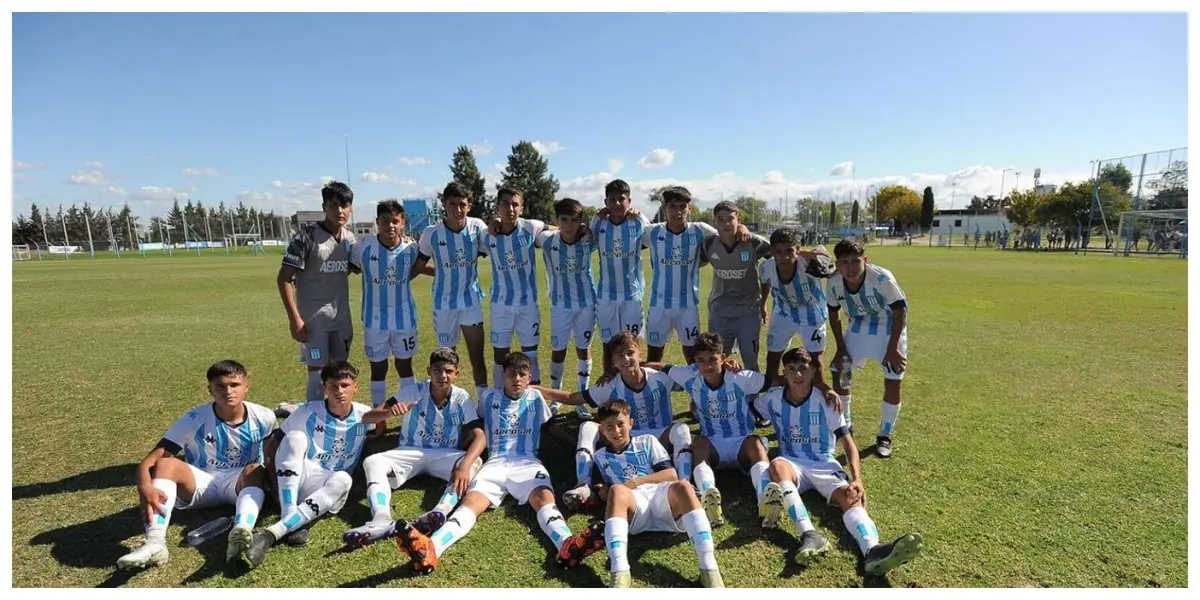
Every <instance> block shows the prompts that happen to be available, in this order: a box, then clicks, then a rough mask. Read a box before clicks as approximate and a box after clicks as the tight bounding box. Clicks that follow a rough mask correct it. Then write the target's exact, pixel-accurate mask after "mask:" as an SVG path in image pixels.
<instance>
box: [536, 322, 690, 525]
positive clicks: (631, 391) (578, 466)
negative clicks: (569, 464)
mask: <svg viewBox="0 0 1200 600" xmlns="http://www.w3.org/2000/svg"><path fill="white" fill-rule="evenodd" d="M606 344H607V345H608V346H609V348H611V352H612V358H611V360H612V363H613V368H614V369H615V371H614V372H612V373H608V374H606V375H605V376H604V377H602V378H600V379H599V380H597V381H596V385H593V386H592V387H589V388H587V389H585V390H583V391H581V392H574V393H567V392H565V391H560V390H551V389H546V388H541V387H538V390H539V391H541V392H542V394H543V395H545V396H546V398H547V399H549V400H552V401H556V402H560V403H562V404H569V405H575V406H580V405H583V404H585V403H586V404H590V405H592V406H595V407H599V406H605V405H606V404H607V403H609V402H614V401H617V400H621V401H623V402H624V403H625V404H627V405H628V406H629V409H628V410H629V411H630V412H631V416H632V418H633V424H634V426H635V427H636V429H634V430H633V436H634V437H641V436H644V435H648V436H652V437H655V438H657V439H658V440H659V442H660V444H662V445H663V446H664V447H666V448H668V449H670V448H674V447H688V446H690V445H691V443H692V434H691V432H690V431H688V427H687V425H685V424H683V423H673V422H672V418H673V413H672V409H671V389H672V387H674V384H675V382H674V381H673V380H672V379H671V377H670V376H669V375H667V374H666V373H662V372H660V371H655V370H654V369H647V368H645V367H643V366H642V364H641V362H642V357H641V348H640V347H639V346H638V338H637V336H636V335H634V334H633V333H631V332H628V331H622V332H621V333H618V334H617V335H614V336H613V338H612V339H611V340H608V341H607V342H606ZM600 441H601V439H600V426H599V425H598V424H597V423H595V422H586V423H583V424H581V425H580V426H579V439H578V445H577V446H576V450H575V475H576V478H577V480H576V486H575V488H574V489H571V490H568V491H567V492H566V493H564V494H563V505H564V506H566V508H567V510H571V511H578V510H580V509H582V508H591V507H593V506H595V505H597V504H598V503H599V501H598V499H597V497H596V496H595V495H593V494H592V489H591V484H592V466H593V464H594V463H593V456H594V455H595V452H596V446H597V445H598V444H599V443H600ZM678 460H679V462H680V463H683V464H686V465H688V468H687V471H688V472H689V473H690V472H691V467H690V465H691V461H692V456H691V454H690V450H689V452H687V453H684V454H683V455H681V456H679V457H678Z"/></svg>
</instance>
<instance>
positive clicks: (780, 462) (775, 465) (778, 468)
mask: <svg viewBox="0 0 1200 600" xmlns="http://www.w3.org/2000/svg"><path fill="white" fill-rule="evenodd" d="M791 471H792V466H791V465H789V464H788V462H787V461H786V460H784V459H783V458H776V459H775V460H772V461H771V464H770V465H768V466H767V475H768V476H769V477H770V478H771V481H774V482H777V483H778V482H780V481H784V480H786V479H788V478H789V477H790V476H791Z"/></svg>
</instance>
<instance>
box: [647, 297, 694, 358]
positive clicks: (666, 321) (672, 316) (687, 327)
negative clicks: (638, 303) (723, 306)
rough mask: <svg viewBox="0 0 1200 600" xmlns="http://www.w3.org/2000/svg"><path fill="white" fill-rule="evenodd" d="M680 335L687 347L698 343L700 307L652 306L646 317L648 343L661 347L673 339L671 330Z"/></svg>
mask: <svg viewBox="0 0 1200 600" xmlns="http://www.w3.org/2000/svg"><path fill="white" fill-rule="evenodd" d="M672 331H674V332H675V335H678V336H679V343H680V344H681V345H683V346H685V347H688V348H690V347H692V346H694V345H696V336H698V335H700V309H699V308H697V307H695V306H693V307H691V308H660V307H658V306H651V307H650V314H649V315H648V318H647V319H646V343H647V344H650V345H651V346H657V347H659V348H661V347H663V346H666V345H667V342H669V341H671V332H672Z"/></svg>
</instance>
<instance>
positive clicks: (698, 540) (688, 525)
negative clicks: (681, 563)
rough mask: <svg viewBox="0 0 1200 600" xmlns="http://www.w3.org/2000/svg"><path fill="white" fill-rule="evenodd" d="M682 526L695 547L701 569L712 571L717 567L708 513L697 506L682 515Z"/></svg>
mask: <svg viewBox="0 0 1200 600" xmlns="http://www.w3.org/2000/svg"><path fill="white" fill-rule="evenodd" d="M682 520H683V528H684V530H686V531H687V534H688V539H690V540H691V541H692V545H693V546H695V547H696V556H697V557H698V558H699V559H700V570H701V571H714V570H716V568H717V554H716V548H715V547H714V546H713V539H712V524H711V523H709V522H708V515H706V514H704V510H703V509H700V508H697V509H696V510H693V511H692V512H690V513H688V514H686V515H683V519H682Z"/></svg>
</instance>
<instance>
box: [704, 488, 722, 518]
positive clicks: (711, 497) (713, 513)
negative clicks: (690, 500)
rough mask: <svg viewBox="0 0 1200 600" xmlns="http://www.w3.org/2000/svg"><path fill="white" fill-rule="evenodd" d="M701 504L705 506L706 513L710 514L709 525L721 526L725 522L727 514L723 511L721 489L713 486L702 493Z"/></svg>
mask: <svg viewBox="0 0 1200 600" xmlns="http://www.w3.org/2000/svg"><path fill="white" fill-rule="evenodd" d="M700 506H701V507H703V508H704V513H705V514H706V515H708V523H709V525H711V526H712V527H720V526H721V525H724V524H725V514H724V513H723V512H722V511H721V490H718V489H717V488H715V487H711V488H708V490H707V491H705V492H704V493H703V494H700Z"/></svg>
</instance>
